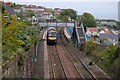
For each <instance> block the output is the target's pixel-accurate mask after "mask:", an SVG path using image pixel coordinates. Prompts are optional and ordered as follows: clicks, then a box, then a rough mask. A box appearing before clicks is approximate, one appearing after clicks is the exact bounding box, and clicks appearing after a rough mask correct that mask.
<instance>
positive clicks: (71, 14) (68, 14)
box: [60, 9, 77, 21]
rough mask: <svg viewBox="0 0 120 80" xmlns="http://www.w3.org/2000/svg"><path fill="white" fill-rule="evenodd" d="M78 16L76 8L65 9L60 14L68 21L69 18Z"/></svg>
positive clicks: (63, 19) (62, 18)
mask: <svg viewBox="0 0 120 80" xmlns="http://www.w3.org/2000/svg"><path fill="white" fill-rule="evenodd" d="M76 18H77V12H76V11H75V10H73V9H65V10H64V11H63V12H61V14H60V19H61V20H62V21H68V20H69V19H74V20H76Z"/></svg>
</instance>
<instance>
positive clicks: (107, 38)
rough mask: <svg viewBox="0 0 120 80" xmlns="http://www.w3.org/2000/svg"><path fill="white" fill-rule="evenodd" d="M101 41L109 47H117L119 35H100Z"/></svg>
mask: <svg viewBox="0 0 120 80" xmlns="http://www.w3.org/2000/svg"><path fill="white" fill-rule="evenodd" d="M100 39H102V40H103V42H104V44H107V45H111V44H114V45H116V44H117V43H118V35H115V34H100Z"/></svg>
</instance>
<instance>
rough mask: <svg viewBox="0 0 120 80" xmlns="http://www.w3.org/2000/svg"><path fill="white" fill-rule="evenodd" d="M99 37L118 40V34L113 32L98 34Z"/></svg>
mask: <svg viewBox="0 0 120 80" xmlns="http://www.w3.org/2000/svg"><path fill="white" fill-rule="evenodd" d="M100 38H109V39H116V40H118V35H115V34H100Z"/></svg>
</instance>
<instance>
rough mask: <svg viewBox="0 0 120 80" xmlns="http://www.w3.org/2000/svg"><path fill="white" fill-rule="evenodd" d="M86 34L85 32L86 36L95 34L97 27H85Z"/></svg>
mask: <svg viewBox="0 0 120 80" xmlns="http://www.w3.org/2000/svg"><path fill="white" fill-rule="evenodd" d="M86 34H87V35H88V36H95V35H97V34H98V29H97V28H95V27H90V28H88V27H87V32H86Z"/></svg>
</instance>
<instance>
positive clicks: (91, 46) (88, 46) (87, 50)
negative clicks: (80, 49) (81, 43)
mask: <svg viewBox="0 0 120 80" xmlns="http://www.w3.org/2000/svg"><path fill="white" fill-rule="evenodd" d="M95 49H96V44H95V43H94V42H93V40H89V41H88V42H87V43H86V44H85V47H84V52H85V54H87V55H90V54H91V53H92V52H93V51H94V50H95Z"/></svg>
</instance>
